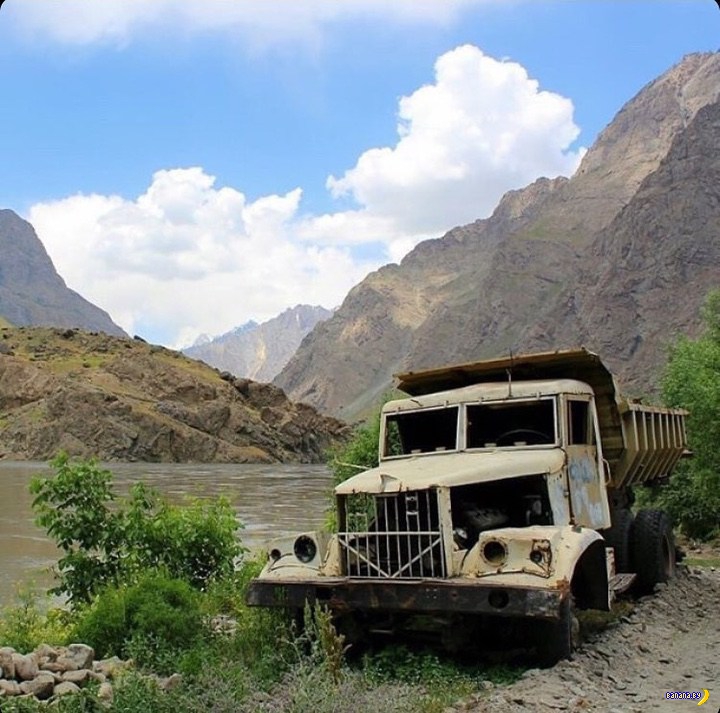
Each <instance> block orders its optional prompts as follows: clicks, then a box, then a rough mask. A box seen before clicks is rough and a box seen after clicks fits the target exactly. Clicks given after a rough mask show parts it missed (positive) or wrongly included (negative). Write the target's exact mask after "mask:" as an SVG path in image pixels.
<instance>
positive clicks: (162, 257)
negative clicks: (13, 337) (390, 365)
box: [29, 0, 583, 346]
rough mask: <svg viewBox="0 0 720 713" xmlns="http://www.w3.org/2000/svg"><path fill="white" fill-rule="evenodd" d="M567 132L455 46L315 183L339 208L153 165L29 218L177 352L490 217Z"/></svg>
mask: <svg viewBox="0 0 720 713" xmlns="http://www.w3.org/2000/svg"><path fill="white" fill-rule="evenodd" d="M38 1H39V0H38ZM173 1H174V0H164V2H166V3H171V2H173ZM130 5H133V3H130ZM577 135H578V128H577V127H576V126H575V124H574V122H573V106H572V102H571V101H570V100H568V99H566V98H564V97H561V96H559V95H557V94H553V93H551V92H547V91H542V90H540V88H539V86H538V83H537V82H536V81H535V80H533V79H530V78H529V77H528V75H527V72H526V71H525V69H524V68H523V67H522V66H520V65H519V64H517V63H514V62H501V61H498V60H495V59H493V58H491V57H488V56H486V55H484V54H483V53H482V52H481V51H480V50H479V49H478V48H477V47H473V46H469V45H466V46H462V47H458V48H457V49H455V50H452V51H450V52H448V53H446V54H444V55H442V56H441V57H440V58H439V59H438V60H437V62H436V65H435V80H434V82H433V83H432V84H428V85H426V86H423V87H421V88H419V89H418V90H417V91H415V92H413V93H412V94H411V95H409V96H407V97H403V98H402V99H401V100H400V102H399V111H398V140H397V142H396V144H395V145H394V146H389V147H379V148H372V149H369V150H367V151H365V152H364V153H363V154H362V155H361V156H360V157H359V159H358V160H357V162H356V164H355V166H354V167H352V168H350V169H349V170H347V171H346V172H345V173H344V175H343V176H341V177H339V178H335V177H330V178H328V181H327V187H328V189H329V190H330V192H331V194H332V195H333V196H335V197H341V196H345V197H348V196H349V197H350V198H351V199H352V200H354V201H355V202H356V203H357V207H356V208H354V209H352V210H342V211H336V212H334V213H332V212H331V213H326V214H324V215H303V214H302V212H301V199H302V191H301V190H300V189H299V188H297V189H295V190H293V191H290V192H288V193H286V194H285V195H268V196H263V197H261V198H258V199H257V200H255V201H252V202H250V201H248V200H247V199H246V197H245V195H244V194H243V193H241V192H240V191H238V190H236V189H234V188H231V187H220V188H217V187H216V186H215V179H214V178H213V177H212V176H210V175H208V174H207V173H205V172H204V171H203V169H201V168H187V169H173V170H165V171H158V172H157V173H156V174H155V175H154V176H153V179H152V183H151V185H150V186H149V187H148V189H147V191H146V192H145V193H144V194H143V195H141V196H139V197H138V198H137V199H135V200H127V199H124V198H121V197H119V196H96V195H95V196H82V195H81V196H73V197H70V198H66V199H64V200H60V201H56V202H53V203H45V204H39V205H36V206H34V207H33V208H32V210H31V213H30V216H29V218H30V221H31V222H32V223H33V224H34V225H35V227H36V229H37V231H38V234H39V236H40V238H41V239H42V240H43V242H44V243H45V246H46V248H47V250H48V252H49V253H50V255H51V257H52V259H53V261H54V262H55V264H56V267H57V268H58V271H59V272H60V274H61V275H63V277H65V279H66V280H67V282H68V284H69V285H70V286H71V287H72V288H73V289H76V290H77V291H79V292H80V293H81V294H82V295H84V296H85V297H87V298H88V299H90V300H91V301H93V302H95V303H96V304H98V305H100V306H101V307H103V308H104V309H106V310H108V311H109V312H110V314H111V315H112V316H113V318H114V319H115V320H116V321H118V323H119V324H120V325H121V326H123V327H124V328H125V329H126V330H127V331H129V332H134V331H143V332H144V333H145V334H146V336H148V337H149V338H151V339H155V340H160V341H163V342H164V343H167V344H171V345H174V346H178V345H183V344H187V343H190V342H192V341H193V340H194V339H195V337H196V336H197V335H198V334H200V333H210V334H218V333H221V332H224V331H226V330H228V329H231V328H232V327H234V326H236V325H238V324H241V323H243V322H244V321H247V320H248V319H255V320H262V319H266V318H269V317H271V316H274V315H275V314H277V313H279V312H280V311H282V310H283V309H284V308H286V307H287V306H289V305H293V304H296V303H312V304H323V305H324V306H326V307H332V306H335V305H337V304H339V303H340V302H341V301H342V298H343V297H344V295H345V294H346V293H347V291H348V290H349V289H350V288H351V287H352V286H353V285H354V284H356V283H357V282H358V281H359V280H360V279H362V277H364V275H365V274H366V273H367V271H368V270H370V269H374V268H375V267H378V266H379V264H380V263H381V262H386V261H388V260H390V261H394V262H396V261H399V260H400V259H401V258H402V257H403V256H404V255H405V254H406V253H407V252H408V251H409V250H410V249H412V247H413V246H414V245H416V244H417V243H418V242H419V241H420V240H422V239H425V238H428V237H437V236H439V235H441V234H442V233H443V232H444V231H446V230H448V229H449V228H451V227H453V226H456V225H462V224H465V223H468V222H471V221H473V220H475V219H477V218H482V217H485V216H487V215H488V214H489V213H490V212H491V211H492V209H493V208H494V207H495V205H496V204H497V202H498V200H499V199H500V197H501V196H502V195H503V193H505V192H506V191H507V190H509V189H513V188H519V187H522V186H524V185H527V184H528V183H530V182H532V181H533V180H535V179H536V178H538V177H540V176H556V175H559V174H564V175H569V174H572V173H573V172H574V170H575V168H576V166H577V164H578V163H579V160H580V158H581V155H582V153H583V151H582V150H578V151H572V150H569V146H570V145H571V144H572V142H573V141H574V140H575V138H576V137H577ZM363 244H365V246H364V247H362V245H363ZM383 253H384V254H383ZM358 254H365V255H374V256H375V259H368V258H367V257H366V258H365V259H363V260H360V259H358V258H357V255H358Z"/></svg>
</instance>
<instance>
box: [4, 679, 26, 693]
mask: <svg viewBox="0 0 720 713" xmlns="http://www.w3.org/2000/svg"><path fill="white" fill-rule="evenodd" d="M0 693H2V695H3V696H19V695H20V694H21V693H22V691H21V690H20V684H19V683H18V682H17V681H5V680H4V679H3V680H0Z"/></svg>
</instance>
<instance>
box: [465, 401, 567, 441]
mask: <svg viewBox="0 0 720 713" xmlns="http://www.w3.org/2000/svg"><path fill="white" fill-rule="evenodd" d="M555 441H556V435H555V399H554V398H547V399H533V400H532V401H511V402H508V401H503V402H499V403H487V404H472V405H468V407H467V447H468V448H502V447H507V446H537V445H545V444H553V443H555Z"/></svg>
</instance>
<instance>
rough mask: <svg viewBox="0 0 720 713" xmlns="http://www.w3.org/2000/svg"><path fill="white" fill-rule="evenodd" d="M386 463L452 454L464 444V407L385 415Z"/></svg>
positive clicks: (408, 411)
mask: <svg viewBox="0 0 720 713" xmlns="http://www.w3.org/2000/svg"><path fill="white" fill-rule="evenodd" d="M382 425H383V434H382V453H381V458H382V460H388V459H393V458H409V457H411V456H419V455H430V454H432V453H452V452H454V451H457V450H458V444H459V440H460V404H457V405H452V406H436V407H431V408H422V409H412V410H403V411H396V412H392V413H384V414H383V423H382Z"/></svg>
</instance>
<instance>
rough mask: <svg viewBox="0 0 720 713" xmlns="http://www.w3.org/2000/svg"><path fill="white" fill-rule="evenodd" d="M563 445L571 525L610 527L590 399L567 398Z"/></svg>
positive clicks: (594, 527) (595, 527) (596, 527)
mask: <svg viewBox="0 0 720 713" xmlns="http://www.w3.org/2000/svg"><path fill="white" fill-rule="evenodd" d="M565 403H566V408H565V444H566V452H567V465H568V471H567V472H568V487H569V489H570V510H571V519H572V522H573V523H574V524H576V525H582V526H584V527H592V528H593V529H596V530H598V529H602V528H604V527H609V525H610V511H609V508H608V502H607V493H606V490H605V482H604V472H603V468H602V465H601V461H600V459H599V458H598V446H597V429H596V423H595V418H594V404H593V403H592V401H591V399H590V397H589V396H588V397H583V396H579V395H578V396H568V397H566V401H565Z"/></svg>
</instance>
